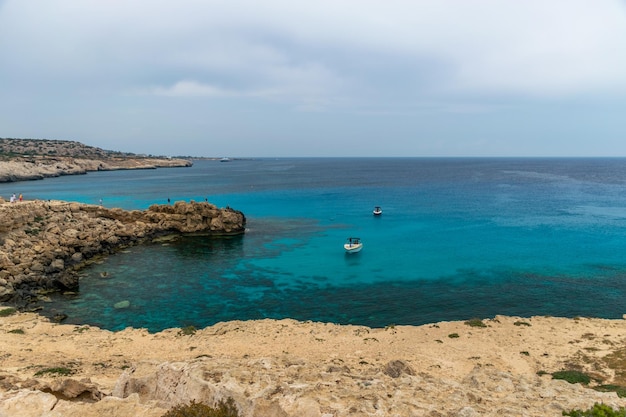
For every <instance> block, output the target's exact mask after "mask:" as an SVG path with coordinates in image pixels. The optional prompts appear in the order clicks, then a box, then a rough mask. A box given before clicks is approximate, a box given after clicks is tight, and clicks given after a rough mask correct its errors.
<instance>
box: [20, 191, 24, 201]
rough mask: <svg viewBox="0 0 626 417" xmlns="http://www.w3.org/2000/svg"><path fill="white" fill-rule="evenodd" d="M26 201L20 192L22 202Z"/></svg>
mask: <svg viewBox="0 0 626 417" xmlns="http://www.w3.org/2000/svg"><path fill="white" fill-rule="evenodd" d="M22 201H24V197H23V196H22V194H21V193H20V203H21V202H22Z"/></svg>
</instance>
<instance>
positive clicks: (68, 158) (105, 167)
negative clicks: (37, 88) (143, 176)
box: [0, 138, 192, 182]
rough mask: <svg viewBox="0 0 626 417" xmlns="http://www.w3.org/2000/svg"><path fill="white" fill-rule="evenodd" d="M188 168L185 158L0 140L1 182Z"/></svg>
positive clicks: (61, 142) (67, 143) (69, 143)
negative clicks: (128, 170) (131, 170)
mask: <svg viewBox="0 0 626 417" xmlns="http://www.w3.org/2000/svg"><path fill="white" fill-rule="evenodd" d="M191 165H192V162H191V161H189V160H188V159H182V158H167V157H157V156H145V155H136V154H132V153H123V152H115V151H107V150H104V149H100V148H97V147H93V146H87V145H84V144H82V143H79V142H75V141H64V140H47V139H41V140H40V139H2V138H0V182H14V181H27V180H40V179H44V178H49V177H58V176H61V175H80V174H86V173H88V172H90V171H113V170H122V169H156V168H173V167H189V166H191Z"/></svg>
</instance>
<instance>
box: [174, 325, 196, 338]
mask: <svg viewBox="0 0 626 417" xmlns="http://www.w3.org/2000/svg"><path fill="white" fill-rule="evenodd" d="M194 334H196V328H195V327H194V326H186V327H183V328H182V329H180V331H179V332H178V335H179V336H193V335H194Z"/></svg>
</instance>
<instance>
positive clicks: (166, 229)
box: [0, 201, 246, 301]
mask: <svg viewBox="0 0 626 417" xmlns="http://www.w3.org/2000/svg"><path fill="white" fill-rule="evenodd" d="M245 223H246V219H245V216H244V215H243V213H241V212H239V211H236V210H233V209H230V208H226V209H217V208H216V207H215V206H214V205H213V204H210V203H208V202H202V203H195V202H190V203H187V202H183V201H178V202H176V203H175V204H173V205H154V206H152V207H150V208H149V209H148V210H146V211H139V210H133V211H126V210H121V209H119V208H114V209H107V208H104V207H102V206H95V205H87V204H79V203H66V202H60V201H50V202H44V201H26V202H21V203H14V204H11V203H4V204H0V231H4V235H3V239H2V240H0V278H2V279H4V280H5V281H3V282H0V301H9V300H12V299H14V298H20V297H21V294H22V293H19V294H18V293H16V292H15V291H14V288H22V289H25V292H24V294H30V293H32V292H34V291H36V290H38V289H45V290H50V289H60V290H71V291H74V290H76V289H77V288H78V275H77V273H76V271H77V270H78V269H79V268H80V267H81V266H83V265H85V263H86V262H88V261H89V260H90V259H91V258H93V257H94V256H96V255H100V254H108V253H112V252H114V251H116V250H118V249H119V248H122V247H125V246H129V245H136V244H140V243H142V242H144V241H150V240H152V239H155V238H159V237H163V236H167V235H181V234H206V235H224V234H228V235H230V234H241V233H244V231H245ZM28 298H29V297H26V298H24V299H23V300H26V301H27V300H28Z"/></svg>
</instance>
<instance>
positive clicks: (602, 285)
mask: <svg viewBox="0 0 626 417" xmlns="http://www.w3.org/2000/svg"><path fill="white" fill-rule="evenodd" d="M14 192H15V193H16V194H20V193H22V194H23V195H24V197H25V198H26V199H34V198H37V199H60V200H67V201H79V202H84V203H90V204H98V202H99V201H100V200H102V202H103V204H104V205H105V206H107V207H121V208H125V209H146V208H147V207H149V206H150V205H151V204H167V202H168V199H169V200H170V201H171V202H174V201H178V200H185V201H189V200H196V201H204V200H208V201H210V202H212V203H214V204H216V205H218V206H220V207H226V206H230V207H233V208H235V209H238V210H241V211H243V212H244V213H245V215H246V217H247V220H248V223H247V231H246V234H245V235H244V236H239V237H230V238H199V237H195V238H185V239H181V240H179V241H177V242H173V243H170V244H158V245H156V244H155V245H145V246H139V247H134V248H130V249H128V250H125V251H123V252H121V253H118V254H115V255H112V256H110V257H108V258H107V259H106V260H105V261H104V262H102V263H100V264H97V265H94V266H92V267H90V268H88V269H85V270H84V271H83V275H82V277H81V281H80V288H81V289H80V293H79V294H78V295H74V296H61V295H57V296H55V297H54V299H53V301H52V302H51V303H46V304H45V305H44V310H43V313H44V314H47V315H53V314H55V313H57V312H63V313H64V314H67V315H68V320H67V322H70V323H76V324H93V325H97V326H100V327H102V328H106V329H111V330H119V329H123V328H125V327H128V326H132V327H138V328H147V329H149V330H150V331H158V330H162V329H164V328H169V327H183V326H195V327H204V326H207V325H211V324H214V323H216V322H219V321H228V320H248V319H259V318H266V317H269V318H286V317H289V318H294V319H298V320H314V321H328V322H335V323H353V324H363V325H368V326H373V327H384V326H387V325H391V324H413V325H417V324H424V323H430V322H436V321H441V320H462V319H468V318H472V317H493V316H494V315H496V314H506V315H520V316H531V315H555V316H566V317H574V316H594V317H606V318H617V317H621V316H622V314H623V313H624V312H625V311H624V310H626V308H625V305H624V301H623V300H624V297H625V295H626V262H625V261H624V259H623V253H624V248H625V247H626V234H625V233H624V227H625V226H626V160H625V159H620V158H280V159H270V158H260V159H235V160H232V161H231V162H227V163H224V162H219V161H212V160H199V161H194V165H193V167H191V168H170V169H157V170H141V171H112V172H97V173H89V174H87V175H82V176H67V177H59V178H51V179H46V180H43V181H31V182H20V183H11V184H1V185H0V195H2V196H4V197H5V198H6V197H8V196H9V195H10V194H12V193H14ZM377 205H378V206H381V207H382V209H383V214H382V216H373V215H372V209H373V208H374V206H377ZM350 236H358V237H360V238H361V239H362V240H363V243H364V249H363V250H362V251H361V252H360V253H358V254H350V255H348V254H345V253H344V250H343V247H342V245H343V243H344V242H345V240H346V239H347V238H348V237H350ZM116 306H117V307H118V308H116ZM119 306H124V308H119Z"/></svg>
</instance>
